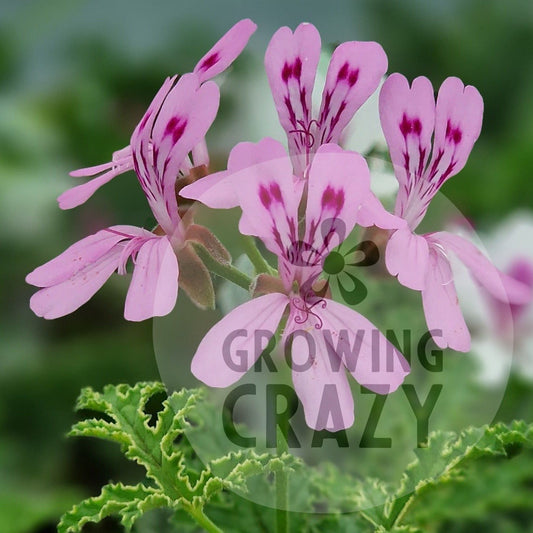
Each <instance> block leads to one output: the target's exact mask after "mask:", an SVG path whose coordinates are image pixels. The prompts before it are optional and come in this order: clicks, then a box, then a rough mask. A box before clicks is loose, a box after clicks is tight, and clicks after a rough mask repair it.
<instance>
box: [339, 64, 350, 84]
mask: <svg viewBox="0 0 533 533" xmlns="http://www.w3.org/2000/svg"><path fill="white" fill-rule="evenodd" d="M349 69H350V65H349V64H348V61H346V63H344V65H342V67H341V68H340V70H339V73H338V74H337V81H342V80H345V79H346V78H347V77H348V71H349Z"/></svg>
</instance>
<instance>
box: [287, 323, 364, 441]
mask: <svg viewBox="0 0 533 533" xmlns="http://www.w3.org/2000/svg"><path fill="white" fill-rule="evenodd" d="M296 331H298V329H296ZM300 331H302V334H296V335H295V337H294V339H293V342H292V348H291V353H292V357H291V359H292V382H293V385H294V390H295V392H296V394H297V395H298V398H299V399H300V402H301V403H302V406H303V409H304V414H305V421H306V423H307V425H308V426H309V427H310V428H312V429H315V430H317V431H321V430H323V429H327V430H328V431H340V430H341V429H346V428H349V427H350V426H352V424H353V422H354V402H353V396H352V391H351V389H350V385H349V383H348V378H347V377H346V371H345V369H344V366H343V365H342V364H341V363H340V362H339V363H338V367H337V366H335V364H336V363H335V362H334V363H331V361H330V357H331V356H330V355H329V354H328V350H327V348H326V342H325V340H324V336H323V334H322V331H320V330H316V329H314V328H313V329H312V330H311V331H309V332H305V333H304V332H303V330H300ZM311 350H312V351H311ZM333 357H335V356H333Z"/></svg>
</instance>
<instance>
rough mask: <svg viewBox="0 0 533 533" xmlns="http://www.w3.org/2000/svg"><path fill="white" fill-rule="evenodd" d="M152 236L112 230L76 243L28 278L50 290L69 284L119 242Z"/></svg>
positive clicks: (132, 229)
mask: <svg viewBox="0 0 533 533" xmlns="http://www.w3.org/2000/svg"><path fill="white" fill-rule="evenodd" d="M149 235H151V234H150V232H148V231H146V230H143V229H141V228H137V227H135V226H112V227H110V228H107V229H104V230H101V231H99V232H97V233H95V234H94V235H90V236H88V237H85V238H84V239H82V240H81V241H78V242H76V243H74V244H73V245H72V246H70V247H69V248H67V249H66V250H65V251H64V252H63V253H61V254H60V255H58V256H57V257H55V258H54V259H52V260H50V261H48V262H47V263H45V264H44V265H41V266H40V267H37V268H36V269H35V270H34V271H33V272H30V273H29V274H28V275H27V276H26V282H27V283H29V284H30V285H35V286H36V287H51V286H52V285H57V284H58V283H62V282H63V281H66V280H68V279H69V278H71V277H72V276H74V275H75V274H76V273H78V272H81V271H82V270H84V269H86V268H89V267H90V266H91V265H92V264H94V263H96V262H97V261H99V260H100V259H101V258H102V257H104V256H106V254H108V253H109V252H110V251H111V249H112V248H114V247H115V246H116V245H117V244H118V243H119V242H120V241H124V240H127V239H131V238H133V237H144V236H149Z"/></svg>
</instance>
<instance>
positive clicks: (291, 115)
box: [284, 96, 296, 126]
mask: <svg viewBox="0 0 533 533" xmlns="http://www.w3.org/2000/svg"><path fill="white" fill-rule="evenodd" d="M284 102H285V106H286V107H287V111H288V113H289V120H290V121H291V124H292V125H293V126H296V113H295V112H294V109H293V108H292V103H291V101H290V99H289V97H288V96H286V97H285V99H284Z"/></svg>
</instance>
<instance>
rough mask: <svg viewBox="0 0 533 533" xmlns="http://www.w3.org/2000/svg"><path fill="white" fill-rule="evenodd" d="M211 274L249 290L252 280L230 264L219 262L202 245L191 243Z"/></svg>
mask: <svg viewBox="0 0 533 533" xmlns="http://www.w3.org/2000/svg"><path fill="white" fill-rule="evenodd" d="M191 244H192V246H193V247H194V250H195V252H196V253H197V254H198V257H199V258H200V259H201V260H202V262H203V263H204V265H205V266H206V268H207V270H209V272H211V273H213V274H216V275H217V276H220V277H221V278H224V279H227V280H228V281H231V282H232V283H235V285H238V286H239V287H242V288H243V289H246V290H249V289H250V285H251V283H252V279H251V278H249V277H248V276H247V275H246V274H244V273H243V272H241V271H240V270H239V269H238V268H235V267H234V266H233V265H231V264H229V263H220V262H218V261H217V260H216V259H215V258H214V257H213V256H212V255H211V254H210V253H209V252H208V251H207V250H206V249H205V248H204V247H203V246H202V245H198V244H196V243H191Z"/></svg>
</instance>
